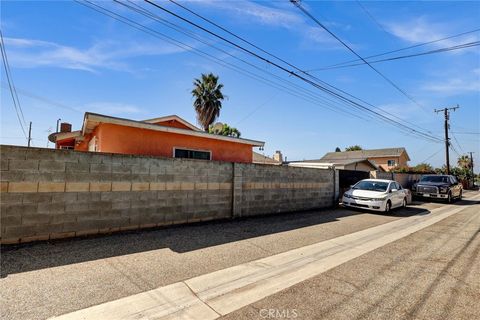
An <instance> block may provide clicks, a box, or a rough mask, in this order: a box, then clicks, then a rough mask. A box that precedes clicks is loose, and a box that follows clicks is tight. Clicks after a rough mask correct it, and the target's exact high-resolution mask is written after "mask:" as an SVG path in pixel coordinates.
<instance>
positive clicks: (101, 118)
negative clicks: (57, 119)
mask: <svg viewBox="0 0 480 320" xmlns="http://www.w3.org/2000/svg"><path fill="white" fill-rule="evenodd" d="M178 118H179V117H178ZM157 119H158V118H157ZM179 119H181V118H179ZM152 120H154V119H152ZM182 120H183V119H182ZM150 121H151V120H150ZM160 121H165V120H160ZM183 121H185V120H183ZM185 122H186V121H185ZM100 123H110V124H116V125H121V126H127V127H133V128H141V129H147V130H153V131H162V132H170V133H176V134H182V135H189V136H196V137H201V138H207V139H214V140H222V141H229V142H235V143H242V144H248V145H252V146H255V147H263V146H264V144H265V142H263V141H256V140H250V139H243V138H234V137H228V136H222V135H217V134H212V133H208V132H205V131H196V130H190V129H180V128H174V127H168V126H162V125H158V124H153V123H148V122H145V121H136V120H130V119H124V118H117V117H112V116H106V115H102V114H97V113H91V112H86V113H85V117H84V119H83V126H82V130H81V132H82V135H83V136H84V135H85V134H88V133H91V132H92V131H93V130H94V129H95V128H96V127H97V126H98V125H99V124H100ZM187 123H188V122H187Z"/></svg>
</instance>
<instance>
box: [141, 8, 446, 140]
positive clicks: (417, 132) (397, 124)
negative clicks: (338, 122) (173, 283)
mask: <svg viewBox="0 0 480 320" xmlns="http://www.w3.org/2000/svg"><path fill="white" fill-rule="evenodd" d="M145 2H147V3H149V4H151V5H153V6H155V7H156V8H158V9H160V10H162V11H164V12H166V13H168V14H170V15H173V16H174V17H176V18H178V19H180V20H182V21H184V22H187V23H188V24H190V25H192V26H195V27H196V28H199V29H200V30H202V31H204V32H207V33H208V34H210V35H212V36H214V37H216V38H219V39H221V40H223V41H225V42H227V43H229V44H230V45H232V46H234V47H236V48H238V49H240V50H242V51H244V52H246V53H248V54H250V55H252V56H254V57H255V58H258V59H260V60H262V61H264V62H266V63H268V64H270V65H272V66H274V67H276V68H278V69H280V70H282V71H284V72H286V73H288V74H289V75H291V76H294V77H296V78H298V79H300V80H302V81H304V82H306V83H308V84H310V85H312V86H314V87H316V88H317V89H320V90H322V91H324V92H326V93H328V94H330V95H332V96H335V97H336V98H338V99H340V100H342V101H344V102H346V103H348V104H350V105H352V106H354V107H356V108H359V109H362V111H364V112H365V111H366V112H370V113H372V114H375V115H376V116H378V117H380V118H382V119H381V120H383V121H387V122H390V123H391V124H392V123H394V125H396V126H397V127H401V128H403V129H404V130H405V129H406V130H407V131H411V132H412V133H415V134H419V135H421V136H422V137H423V138H427V139H431V140H434V141H436V142H438V141H440V140H441V139H439V138H438V137H434V136H432V135H429V134H426V133H424V132H421V131H419V130H415V129H413V128H411V127H408V126H406V125H405V124H403V123H401V122H398V121H395V120H393V119H391V118H388V117H386V116H385V115H383V114H380V113H379V112H376V111H374V110H372V109H370V108H368V107H365V106H364V105H361V104H359V103H357V102H355V101H353V100H351V99H349V98H347V97H345V96H342V95H341V94H339V93H338V92H335V91H333V90H331V89H329V88H326V87H325V86H322V85H320V84H318V83H316V82H314V81H312V80H310V79H307V78H305V77H303V76H301V75H300V74H298V73H296V72H295V71H292V70H289V69H287V68H285V67H283V66H281V65H279V64H278V63H276V62H273V61H270V60H269V59H268V58H265V57H262V56H261V55H260V54H257V53H255V52H253V51H251V50H249V49H246V48H244V47H242V46H240V45H238V44H236V43H234V42H232V41H230V40H228V39H226V38H225V37H223V36H220V35H218V34H216V33H214V32H212V31H210V30H208V29H206V28H205V27H202V26H200V25H198V24H197V23H194V22H192V21H191V20H189V19H187V18H184V17H182V16H180V15H178V14H176V13H174V12H172V11H170V10H168V9H166V8H164V7H162V6H160V5H158V4H157V3H154V2H152V1H150V0H145Z"/></svg>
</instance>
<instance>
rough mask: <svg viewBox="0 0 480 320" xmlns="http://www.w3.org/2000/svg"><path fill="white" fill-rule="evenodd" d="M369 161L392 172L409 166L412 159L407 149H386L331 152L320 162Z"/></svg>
mask: <svg viewBox="0 0 480 320" xmlns="http://www.w3.org/2000/svg"><path fill="white" fill-rule="evenodd" d="M361 160H368V161H369V162H371V163H373V164H374V165H376V166H378V167H379V169H382V170H384V171H390V170H392V169H393V168H405V167H407V166H408V161H410V157H409V156H408V153H407V150H405V148H403V147H402V148H385V149H372V150H359V151H343V152H329V153H327V154H325V155H324V156H323V157H322V158H321V159H319V160H317V161H318V162H324V163H336V162H341V161H347V162H348V161H361ZM350 170H351V169H350Z"/></svg>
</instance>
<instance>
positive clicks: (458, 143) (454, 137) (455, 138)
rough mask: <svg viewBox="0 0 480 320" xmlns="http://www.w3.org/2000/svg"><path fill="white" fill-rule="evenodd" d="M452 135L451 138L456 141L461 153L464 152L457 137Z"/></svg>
mask: <svg viewBox="0 0 480 320" xmlns="http://www.w3.org/2000/svg"><path fill="white" fill-rule="evenodd" d="M452 136H453V139H454V140H455V142H456V143H457V146H458V147H459V148H460V151H461V152H462V153H465V151H464V150H463V148H462V146H461V145H460V142H458V139H457V137H456V136H455V135H454V134H453V133H452Z"/></svg>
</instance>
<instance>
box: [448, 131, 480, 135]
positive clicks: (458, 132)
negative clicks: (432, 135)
mask: <svg viewBox="0 0 480 320" xmlns="http://www.w3.org/2000/svg"><path fill="white" fill-rule="evenodd" d="M452 133H456V134H478V135H480V132H460V131H453V132H452Z"/></svg>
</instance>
